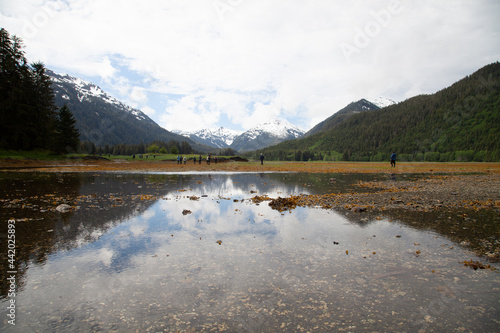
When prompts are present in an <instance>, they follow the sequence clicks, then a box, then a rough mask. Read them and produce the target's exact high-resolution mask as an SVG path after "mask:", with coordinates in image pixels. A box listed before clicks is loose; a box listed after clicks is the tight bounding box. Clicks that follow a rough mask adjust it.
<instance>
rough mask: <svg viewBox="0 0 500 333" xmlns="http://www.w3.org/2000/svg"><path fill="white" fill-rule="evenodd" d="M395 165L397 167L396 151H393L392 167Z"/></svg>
mask: <svg viewBox="0 0 500 333" xmlns="http://www.w3.org/2000/svg"><path fill="white" fill-rule="evenodd" d="M395 167H396V153H395V152H392V155H391V168H395Z"/></svg>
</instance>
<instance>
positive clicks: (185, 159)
mask: <svg viewBox="0 0 500 333" xmlns="http://www.w3.org/2000/svg"><path fill="white" fill-rule="evenodd" d="M182 161H183V162H184V164H186V161H187V158H186V156H184V158H183V159H182Z"/></svg>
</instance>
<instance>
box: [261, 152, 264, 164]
mask: <svg viewBox="0 0 500 333" xmlns="http://www.w3.org/2000/svg"><path fill="white" fill-rule="evenodd" d="M260 165H264V155H262V153H260Z"/></svg>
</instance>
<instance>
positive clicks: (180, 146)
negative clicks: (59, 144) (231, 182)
mask: <svg viewBox="0 0 500 333" xmlns="http://www.w3.org/2000/svg"><path fill="white" fill-rule="evenodd" d="M78 152H79V153H82V154H92V155H122V156H126V155H140V154H176V155H177V154H181V155H186V154H201V153H204V152H200V151H197V150H196V149H194V148H193V147H192V146H191V145H190V144H189V143H188V142H186V141H182V142H178V141H174V140H170V141H168V142H164V141H153V142H151V143H149V144H147V145H145V144H144V143H143V142H141V143H140V144H137V145H136V144H125V143H120V144H116V145H104V146H97V147H96V146H95V144H94V143H92V142H90V141H82V142H80V144H79V147H78ZM236 153H237V152H236V151H235V150H234V149H231V148H218V149H214V150H213V152H212V154H214V155H220V156H235V155H236Z"/></svg>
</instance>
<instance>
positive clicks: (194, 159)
mask: <svg viewBox="0 0 500 333" xmlns="http://www.w3.org/2000/svg"><path fill="white" fill-rule="evenodd" d="M193 161H194V164H196V156H194V157H193Z"/></svg>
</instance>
